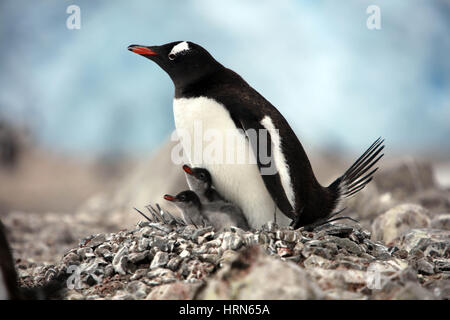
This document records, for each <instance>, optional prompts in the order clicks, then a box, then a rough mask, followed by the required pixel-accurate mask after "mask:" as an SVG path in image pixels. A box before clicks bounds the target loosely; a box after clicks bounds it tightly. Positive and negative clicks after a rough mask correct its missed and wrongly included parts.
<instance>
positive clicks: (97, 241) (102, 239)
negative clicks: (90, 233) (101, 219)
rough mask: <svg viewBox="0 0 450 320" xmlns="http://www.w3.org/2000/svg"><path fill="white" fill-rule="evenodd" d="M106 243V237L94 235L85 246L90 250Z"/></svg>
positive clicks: (102, 234) (101, 234)
mask: <svg viewBox="0 0 450 320" xmlns="http://www.w3.org/2000/svg"><path fill="white" fill-rule="evenodd" d="M105 241H106V235H105V234H104V233H100V234H97V235H95V236H94V237H93V238H92V239H91V240H89V242H87V244H86V246H87V247H90V248H94V247H97V246H99V245H101V244H103V243H104V242H105Z"/></svg>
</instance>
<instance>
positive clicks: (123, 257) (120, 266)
mask: <svg viewBox="0 0 450 320" xmlns="http://www.w3.org/2000/svg"><path fill="white" fill-rule="evenodd" d="M127 253H128V248H127V247H125V246H124V247H121V248H120V249H119V251H117V253H116V255H115V256H114V259H113V261H112V265H113V267H114V271H116V272H117V273H118V274H126V270H127V262H128V257H127Z"/></svg>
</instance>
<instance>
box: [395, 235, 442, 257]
mask: <svg viewBox="0 0 450 320" xmlns="http://www.w3.org/2000/svg"><path fill="white" fill-rule="evenodd" d="M399 246H400V247H401V248H403V249H405V250H406V251H408V252H409V253H411V252H412V251H413V250H417V249H419V250H421V251H425V250H426V249H427V248H428V247H430V246H431V247H432V248H434V250H436V252H437V253H438V254H439V256H445V255H446V254H448V253H449V252H450V231H446V230H435V229H412V230H410V231H408V232H407V233H405V234H404V235H403V236H402V237H401V239H400V244H399Z"/></svg>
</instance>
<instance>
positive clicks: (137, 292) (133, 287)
mask: <svg viewBox="0 0 450 320" xmlns="http://www.w3.org/2000/svg"><path fill="white" fill-rule="evenodd" d="M127 291H128V292H129V293H131V294H132V295H133V296H135V297H136V298H137V299H143V298H145V297H146V296H147V294H148V292H149V291H150V288H149V287H148V286H146V285H145V283H143V282H140V281H133V282H130V283H129V284H128V286H127Z"/></svg>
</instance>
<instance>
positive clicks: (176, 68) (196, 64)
mask: <svg viewBox="0 0 450 320" xmlns="http://www.w3.org/2000/svg"><path fill="white" fill-rule="evenodd" d="M128 50H130V51H132V52H134V53H137V54H140V55H141V56H144V57H146V58H147V59H150V60H152V61H154V62H155V63H156V64H158V65H159V66H160V67H161V68H162V69H163V70H164V71H165V72H167V74H168V75H169V76H170V78H171V79H172V81H173V83H174V84H175V86H176V87H178V88H180V87H184V86H186V85H189V84H190V83H193V82H195V81H197V80H199V79H201V78H203V77H205V76H207V75H208V74H211V73H213V72H215V71H216V70H218V69H220V68H222V65H221V64H220V63H218V62H217V61H216V60H215V59H214V58H213V57H212V56H211V55H210V54H209V52H208V51H206V50H205V49H204V48H202V47H201V46H199V45H198V44H195V43H193V42H190V41H176V42H171V43H167V44H164V45H161V46H141V45H137V44H132V45H130V46H128Z"/></svg>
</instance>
